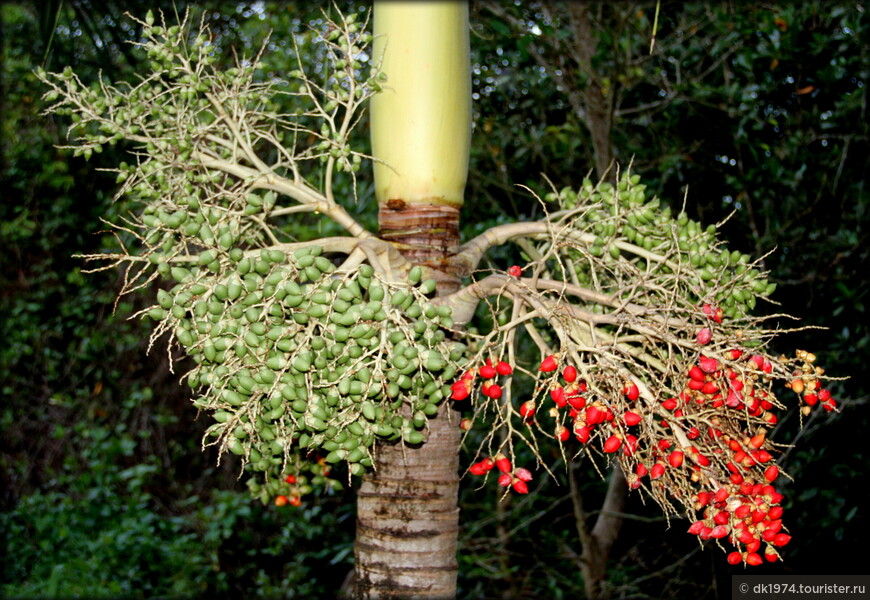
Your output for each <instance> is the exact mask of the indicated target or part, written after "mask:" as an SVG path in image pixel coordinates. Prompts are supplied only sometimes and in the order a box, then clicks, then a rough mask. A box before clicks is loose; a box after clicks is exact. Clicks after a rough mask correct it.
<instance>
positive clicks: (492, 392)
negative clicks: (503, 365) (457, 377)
mask: <svg viewBox="0 0 870 600" xmlns="http://www.w3.org/2000/svg"><path fill="white" fill-rule="evenodd" d="M481 391H482V392H483V393H484V395H486V396H489V397H490V398H492V399H493V400H498V399H499V398H501V386H500V385H498V384H497V383H493V384H492V385H484V386H483V387H482V388H481Z"/></svg>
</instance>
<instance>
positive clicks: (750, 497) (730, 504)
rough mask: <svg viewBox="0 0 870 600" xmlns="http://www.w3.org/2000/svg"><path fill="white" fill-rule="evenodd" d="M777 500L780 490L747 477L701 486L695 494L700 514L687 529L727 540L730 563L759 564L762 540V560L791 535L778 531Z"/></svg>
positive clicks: (769, 557) (779, 513) (775, 553)
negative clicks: (730, 548) (731, 546)
mask: <svg viewBox="0 0 870 600" xmlns="http://www.w3.org/2000/svg"><path fill="white" fill-rule="evenodd" d="M735 473H736V471H735ZM781 502H782V494H780V493H778V492H777V491H776V489H775V488H774V487H773V486H772V485H770V484H763V483H755V482H753V481H752V480H751V479H745V480H742V481H740V482H739V483H736V482H734V481H733V480H732V483H729V484H726V485H723V486H721V487H719V488H717V489H708V490H702V491H700V492H698V494H697V495H696V496H695V510H697V511H700V515H699V516H700V518H699V519H698V520H697V521H695V522H694V523H692V525H691V526H690V527H689V533H691V534H693V535H697V536H698V537H699V538H701V539H702V540H708V539H710V538H713V539H725V540H728V541H729V542H731V544H733V545H734V547H735V548H736V550H735V551H734V552H731V553H730V554H729V555H728V558H727V560H728V562H729V563H730V564H732V565H733V564H739V563H741V562H744V563H746V564H748V565H753V566H754V565H760V564H762V562H764V561H763V559H762V554H759V551H760V550H761V546H762V544H764V546H765V548H764V552H763V556H764V560H767V561H769V562H774V561H776V560H779V558H780V556H779V552H778V551H777V548H781V547H783V546H785V545H786V544H788V543H789V541H791V536H790V535H789V534H787V533H785V532H784V531H782V506H781V505H780V504H781Z"/></svg>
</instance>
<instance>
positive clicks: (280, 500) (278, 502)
mask: <svg viewBox="0 0 870 600" xmlns="http://www.w3.org/2000/svg"><path fill="white" fill-rule="evenodd" d="M288 502H290V499H289V498H287V496H283V495H282V496H276V497H275V506H284V505H285V504H287V503H288Z"/></svg>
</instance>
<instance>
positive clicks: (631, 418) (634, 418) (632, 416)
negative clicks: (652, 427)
mask: <svg viewBox="0 0 870 600" xmlns="http://www.w3.org/2000/svg"><path fill="white" fill-rule="evenodd" d="M622 420H623V422H624V423H625V424H626V425H628V426H629V427H634V426H635V425H637V424H638V423H640V421H641V416H640V415H639V414H637V413H636V412H631V411H628V412H627V413H625V414H624V415H622Z"/></svg>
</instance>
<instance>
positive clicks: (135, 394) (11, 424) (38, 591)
mask: <svg viewBox="0 0 870 600" xmlns="http://www.w3.org/2000/svg"><path fill="white" fill-rule="evenodd" d="M161 6H162V8H163V10H164V12H165V13H166V15H167V18H168V19H172V18H173V17H172V15H174V14H175V11H176V10H178V11H179V12H180V11H183V10H184V8H185V3H184V2H175V3H172V2H168V1H162V2H157V3H156V4H155V5H154V8H158V7H161ZM322 6H326V4H325V3H323V4H322ZM360 6H365V5H364V4H360ZM320 7H321V4H318V3H315V2H307V3H282V2H258V3H237V4H233V3H229V4H228V3H225V2H217V1H212V2H199V3H196V4H195V5H194V6H193V7H192V10H193V11H194V12H195V13H197V14H199V15H202V16H203V17H204V18H206V19H207V20H208V21H209V23H210V26H211V27H212V30H213V31H214V33H215V36H214V41H215V43H216V44H217V45H218V46H219V47H220V48H221V50H222V52H223V54H224V57H225V60H226V61H227V64H230V63H231V62H232V61H233V60H234V54H233V49H235V50H236V51H237V52H238V54H239V55H252V54H254V53H255V52H256V51H257V50H259V48H260V44H262V42H263V40H264V39H265V38H266V35H267V34H268V33H269V31H270V30H271V31H272V34H271V37H270V38H269V45H268V47H267V52H266V54H265V61H266V64H265V68H264V70H263V73H264V76H269V75H270V74H277V75H280V73H282V72H286V71H288V70H290V69H292V68H295V64H294V62H293V60H294V59H293V56H292V53H291V52H290V49H291V48H292V46H293V40H294V35H295V36H296V37H295V39H296V40H297V41H302V42H305V41H306V40H307V41H310V36H309V37H307V38H306V37H305V36H302V35H299V34H302V33H304V32H305V31H307V27H306V24H307V23H309V22H311V21H312V20H316V19H317V18H319V10H320ZM341 9H342V10H349V8H348V7H346V6H345V5H344V4H342V5H341ZM125 10H130V11H133V12H136V11H139V10H140V6H139V5H138V4H135V3H131V2H121V1H112V0H67V1H63V2H61V1H60V0H51V1H47V2H7V3H4V4H3V5H2V7H0V11H2V12H0V15H2V43H3V48H2V86H3V87H2V90H0V91H2V93H0V97H2V103H3V104H2V107H0V114H2V123H0V126H2V131H0V134H2V136H0V137H2V175H0V178H2V179H0V183H2V187H0V189H2V190H3V191H2V194H3V201H2V203H0V314H2V315H3V319H2V320H0V339H3V340H4V342H5V343H4V344H3V345H2V346H0V391H2V394H3V397H4V402H3V403H2V408H0V431H2V433H0V554H2V556H3V557H4V559H3V561H2V566H0V594H2V595H3V596H10V597H39V598H48V597H74V596H78V597H97V596H104V597H154V596H166V597H191V596H200V595H205V594H208V595H210V596H212V597H237V598H238V597H242V598H248V597H277V596H281V597H331V596H335V595H336V593H337V591H338V589H339V587H340V585H341V583H342V581H343V580H344V577H345V575H346V574H347V572H348V571H349V570H350V568H351V563H352V551H351V545H352V540H353V528H354V524H353V511H354V506H353V501H352V493H351V492H346V493H344V494H342V495H337V496H330V497H322V498H317V499H315V500H314V501H312V502H311V503H309V504H307V505H306V506H304V507H303V508H301V509H298V508H293V507H282V508H280V509H279V508H276V507H273V506H268V507H262V506H260V505H259V504H255V503H253V502H252V501H251V500H250V499H249V497H248V494H247V491H246V490H245V489H243V486H242V485H240V484H239V482H238V481H237V476H238V474H239V469H238V464H235V463H234V462H233V461H232V460H231V459H230V458H228V457H225V459H224V461H223V462H222V463H221V465H220V466H217V465H216V456H215V455H214V453H213V452H210V451H207V452H202V451H201V450H200V437H201V434H202V431H203V430H204V428H205V426H206V425H207V424H205V423H202V422H201V421H202V420H197V415H196V411H195V410H194V408H193V407H192V405H191V404H190V402H189V401H188V395H187V391H186V388H185V387H183V386H181V385H179V384H178V382H177V379H176V378H175V377H174V376H173V375H172V374H171V373H170V372H169V362H168V360H167V355H166V348H165V347H155V348H154V349H153V350H152V351H151V353H150V354H149V355H146V353H145V348H146V344H145V340H146V339H147V328H148V326H147V324H146V323H142V322H139V321H130V320H127V318H128V316H129V315H130V314H132V313H133V312H135V310H136V309H137V307H140V306H144V305H146V304H147V303H148V299H146V298H132V299H125V301H123V302H121V303H120V304H118V306H117V307H114V298H115V295H116V291H117V289H118V287H119V285H118V281H117V278H118V274H117V273H115V272H111V271H109V272H103V273H99V274H82V273H81V266H82V265H81V262H80V261H78V260H77V259H74V258H73V257H72V255H73V254H74V253H75V252H79V251H92V250H94V249H100V248H108V247H111V245H112V244H113V243H114V242H113V239H112V238H111V236H109V235H108V234H106V233H100V231H101V230H103V229H104V226H103V225H102V224H101V223H100V218H101V217H109V216H110V215H112V214H118V213H123V212H124V211H126V210H129V207H128V206H126V205H125V204H124V203H123V202H120V203H113V202H112V196H113V194H114V178H113V177H111V176H109V175H107V174H105V173H100V172H99V169H100V168H104V167H110V166H113V165H114V164H116V163H117V162H118V161H119V160H121V159H120V152H121V151H122V150H123V149H122V148H118V149H116V150H115V151H114V152H109V151H108V150H107V151H106V152H104V153H103V154H99V155H95V156H94V157H93V158H92V159H91V160H90V161H89V162H86V161H84V160H83V159H81V158H74V157H72V155H71V154H67V153H63V152H61V151H58V150H57V149H55V147H54V146H55V144H59V143H63V141H64V135H65V124H64V123H62V122H58V121H55V120H53V119H50V118H47V117H44V116H42V115H40V111H41V109H42V104H41V100H40V96H41V94H42V92H43V90H41V89H39V87H38V86H37V82H36V79H35V77H33V75H32V70H33V69H34V68H36V67H37V66H39V65H43V66H45V68H47V69H50V70H52V69H54V70H59V69H61V68H62V67H63V66H65V65H71V66H72V67H73V69H75V70H76V71H77V72H78V73H79V74H80V75H81V77H82V79H83V80H93V79H95V78H96V77H97V73H98V72H99V71H102V72H103V73H104V74H105V76H106V77H107V78H111V79H123V78H130V79H132V78H133V77H135V73H136V72H137V67H139V66H140V60H141V57H140V56H139V55H138V53H137V51H136V49H135V47H133V46H131V45H130V44H128V43H127V40H135V39H136V37H137V33H138V32H137V29H136V27H135V24H134V23H133V22H132V21H130V20H129V19H125V18H123V16H122V14H123V12H124V11H125ZM589 14H590V18H591V24H592V26H593V31H594V32H595V36H596V37H595V45H594V56H593V58H592V66H593V70H594V72H595V73H596V74H597V77H598V78H599V80H600V81H599V82H600V83H601V82H603V83H606V84H607V88H606V89H607V90H608V93H609V94H612V97H611V98H612V102H613V127H612V130H611V138H612V140H611V141H612V146H613V153H614V155H615V156H616V158H617V160H618V161H619V163H620V164H621V165H622V166H623V168H625V167H626V166H627V165H628V164H629V162H631V163H632V170H633V171H634V172H636V173H639V174H640V175H641V176H642V177H643V178H644V181H645V183H647V185H648V186H649V189H651V190H652V191H654V192H656V193H658V194H659V195H660V196H661V197H662V198H663V199H666V200H667V201H668V202H670V203H671V204H672V206H673V207H674V208H675V209H680V208H682V203H683V198H684V194H686V195H685V198H686V210H687V211H688V212H689V214H690V216H692V217H693V218H700V219H702V220H704V221H705V222H718V221H721V220H724V219H725V218H726V217H728V216H729V215H730V214H731V213H732V212H733V216H731V218H730V220H729V221H727V223H726V224H725V226H724V231H725V234H726V236H727V237H728V239H729V245H730V246H731V247H733V248H736V249H739V250H741V251H744V252H751V253H753V254H755V255H763V254H765V253H767V252H768V251H771V250H775V252H773V253H772V254H770V255H769V256H768V257H767V258H766V266H767V267H768V268H769V269H771V270H772V275H773V277H772V279H773V280H775V281H777V282H778V283H779V289H778V291H777V292H776V294H775V296H774V297H775V299H776V300H777V301H779V302H780V303H781V304H782V306H781V307H774V309H775V310H782V311H783V312H786V313H790V314H795V315H799V316H800V317H801V318H802V322H803V323H805V324H808V325H813V326H824V327H827V329H824V330H821V329H820V330H813V331H810V332H806V333H804V334H803V335H802V336H801V337H800V339H788V340H784V343H787V344H789V345H790V346H794V345H797V346H798V347H805V348H807V349H809V350H813V351H815V352H816V353H817V354H818V355H819V357H820V362H821V363H823V364H824V365H826V366H827V368H828V370H829V373H831V374H835V375H851V376H852V377H851V379H850V380H849V381H846V382H843V383H838V384H836V385H835V386H834V390H835V391H836V392H837V393H838V399H840V400H841V401H842V403H843V405H844V408H843V416H842V417H841V416H833V417H830V418H822V417H815V418H814V420H812V421H811V422H810V423H808V427H807V428H806V429H805V430H804V432H803V433H802V434H800V435H798V432H799V427H798V422H797V420H798V415H797V414H792V415H791V416H789V417H788V418H786V419H783V421H782V424H781V427H782V429H783V431H782V432H781V434H780V436H779V437H780V439H783V438H784V439H795V438H797V437H800V439H795V441H796V442H798V445H797V447H796V448H795V449H794V450H793V451H789V452H788V454H787V456H786V457H785V460H784V462H783V465H784V468H785V469H786V470H787V471H788V472H789V473H791V474H793V475H794V476H795V482H794V483H793V484H790V485H787V486H786V490H785V493H786V495H787V498H789V500H790V505H787V506H786V508H787V512H788V513H789V517H790V518H789V526H790V527H791V530H792V533H793V535H794V539H793V541H792V543H791V544H790V545H789V547H788V548H787V550H788V553H787V559H786V562H785V563H783V564H780V565H768V566H765V567H763V568H762V571H764V572H778V573H789V572H814V573H821V572H830V573H856V572H863V571H864V570H865V567H864V565H863V561H862V557H863V554H862V552H860V551H857V548H859V546H858V544H860V543H861V542H862V540H863V539H866V537H867V535H868V533H870V532H868V515H867V512H866V511H867V505H866V501H865V500H864V498H863V496H862V492H861V490H860V486H859V485H855V482H856V481H861V480H862V479H863V478H864V477H865V476H866V464H867V462H868V458H870V457H868V452H867V449H866V447H864V446H863V445H862V444H861V443H860V442H859V441H858V440H860V439H861V435H862V434H863V432H864V430H865V429H866V428H867V427H868V425H870V423H868V411H867V403H866V401H867V397H868V386H867V383H866V382H865V381H864V380H863V377H862V374H863V372H864V368H863V367H864V363H865V362H866V361H867V359H868V342H870V331H868V329H867V323H868V318H867V314H866V313H867V302H868V286H867V278H866V275H865V274H864V269H863V267H864V266H865V265H866V264H867V258H868V256H867V254H868V244H867V241H868V240H867V235H868V233H867V224H868V223H867V209H868V199H870V198H868V190H867V174H868V166H870V148H868V125H867V118H866V107H867V86H868V81H870V64H868V55H870V53H868V48H867V45H868V42H867V40H870V24H868V15H867V10H866V7H865V6H864V4H863V3H862V2H845V1H844V2H829V3H821V2H807V3H779V4H770V3H763V4H762V3H756V2H750V3H744V4H741V5H739V7H735V6H734V5H731V4H727V3H718V2H708V3H704V2H687V3H679V2H662V3H661V14H660V16H659V20H658V31H657V38H656V46H655V50H654V52H653V53H652V54H650V53H649V44H650V35H651V31H652V20H653V15H654V14H655V3H654V2H641V3H593V4H592V5H591V8H590V13H589ZM197 18H198V17H197ZM472 27H473V32H472V48H473V52H474V61H475V65H474V82H473V83H474V91H475V94H476V96H475V111H476V112H475V128H476V132H475V138H474V139H475V145H474V148H473V156H472V169H471V177H470V181H469V189H468V194H467V198H468V201H467V204H466V207H465V208H464V212H463V217H464V222H465V231H464V235H465V237H466V238H468V237H470V236H472V235H475V234H477V233H479V232H480V231H482V230H483V229H485V228H486V227H489V226H491V225H493V224H497V223H503V222H507V221H512V220H517V219H519V220H528V219H533V218H537V217H538V216H540V213H541V211H542V210H543V207H542V206H540V205H539V204H538V203H537V202H536V201H534V200H533V199H531V197H530V195H529V194H528V193H527V192H525V191H524V190H522V189H520V188H519V187H517V186H516V184H525V185H528V186H530V187H531V188H533V189H535V190H537V191H539V192H540V193H541V195H543V193H545V192H546V191H548V188H547V183H546V180H545V178H544V175H546V177H547V178H549V179H550V180H551V181H552V182H554V185H556V186H557V187H562V186H564V185H574V186H576V185H579V183H580V181H581V180H582V179H583V178H584V177H585V176H587V174H588V173H589V171H590V169H591V168H592V165H593V164H594V161H593V154H592V144H591V139H590V135H589V132H588V124H587V122H586V121H585V120H584V118H585V117H584V115H583V114H580V113H578V111H577V110H576V103H575V105H572V103H571V101H570V99H569V96H568V93H569V92H571V91H572V90H575V89H581V90H582V89H585V86H588V85H589V75H588V73H587V74H584V71H583V69H582V68H581V66H580V65H578V64H577V63H576V60H575V59H574V57H573V55H572V54H571V52H570V51H571V44H572V43H573V39H572V33H571V30H570V26H569V21H568V17H567V14H566V13H565V5H563V4H554V5H540V4H537V3H514V4H507V3H500V8H499V10H493V9H491V8H490V7H489V6H488V5H486V4H484V3H474V4H473V5H472ZM301 47H302V49H303V52H308V53H309V55H311V56H313V57H314V58H313V60H316V55H315V54H313V53H314V52H315V50H313V49H312V48H311V46H310V45H306V43H303V45H302V46H301ZM572 61H573V62H572ZM547 65H549V66H551V67H552V68H551V69H550V70H548V69H547V68H546V66H547ZM560 80H561V81H560ZM567 84H570V86H571V87H570V88H568V89H566V88H565V87H564V86H565V85H567ZM560 86H562V87H561V88H560ZM360 131H361V135H364V129H363V128H361V130H360ZM367 143H368V142H367V140H365V139H361V140H360V145H361V147H363V148H365V146H366V145H367ZM686 186H688V192H687V193H686ZM371 196H372V195H371V183H370V182H369V181H363V182H362V188H361V192H360V195H359V197H360V200H359V203H358V204H357V205H356V206H354V207H352V208H353V210H354V212H355V213H356V215H355V216H357V217H359V216H360V215H366V216H365V217H363V218H362V219H361V220H362V221H363V222H364V223H365V224H366V225H367V226H370V227H372V228H373V227H374V217H375V215H374V211H373V210H371V209H372V207H373V204H372V202H373V201H372V198H371ZM307 219H312V220H307ZM294 227H295V229H294V233H295V234H296V235H297V236H298V237H300V238H310V237H314V236H318V235H322V234H329V233H330V232H328V231H322V230H319V229H318V226H317V225H316V223H315V221H314V220H313V217H305V218H303V219H301V220H300V221H298V222H297V223H295V224H294ZM516 258H517V257H515V256H512V255H510V254H508V253H507V251H505V252H503V253H502V254H499V253H494V254H493V256H492V257H491V259H492V260H493V261H495V262H497V263H498V264H499V265H501V266H502V267H504V266H505V265H507V264H510V262H508V261H514V260H516ZM152 293H156V289H155V290H152ZM862 315H863V316H862ZM789 436H791V437H789ZM470 447H473V446H470ZM466 462H467V461H466ZM570 472H571V473H572V474H574V476H575V481H576V482H578V485H579V488H580V492H581V493H582V497H583V501H584V505H585V508H586V510H587V512H590V513H592V514H593V515H594V510H595V508H596V507H597V505H599V504H600V497H601V496H602V495H603V492H604V486H603V484H602V482H601V481H600V480H599V479H598V477H597V475H596V474H595V472H594V471H593V470H591V469H590V468H589V467H588V465H585V466H584V465H580V466H576V465H572V467H571V470H570ZM558 475H559V477H560V480H559V481H552V480H548V479H547V478H546V477H544V476H543V475H539V476H537V477H536V480H535V481H536V486H535V489H534V491H533V493H531V494H530V495H529V496H527V497H523V498H522V499H517V498H513V499H511V500H510V501H508V502H507V503H505V504H501V505H500V504H498V502H497V498H498V496H497V494H498V491H497V490H495V489H492V488H485V489H481V490H477V489H474V485H473V484H469V485H465V486H464V489H463V493H462V499H461V506H462V519H463V524H464V528H463V533H462V537H461V543H462V552H461V554H460V556H459V560H460V589H461V591H460V597H475V598H477V597H479V598H495V597H511V598H523V597H529V598H531V597H553V598H575V597H581V595H582V591H581V590H582V585H581V582H580V581H579V575H578V568H577V562H576V561H577V560H578V557H579V552H580V548H579V543H578V541H577V535H576V529H575V524H574V523H575V522H574V513H573V510H572V502H571V487H570V485H568V481H567V476H566V474H565V472H561V473H559V474H558ZM627 510H628V512H630V513H631V514H632V515H634V517H633V518H631V519H629V520H627V521H626V524H625V525H624V527H623V531H622V534H621V536H620V541H619V542H618V544H617V547H616V548H615V552H614V554H613V559H612V568H611V584H612V586H613V590H614V596H615V597H623V596H629V595H631V596H632V597H650V598H685V597H695V598H717V597H725V596H727V594H728V592H727V590H728V589H730V581H729V579H728V576H729V575H730V573H731V572H732V569H733V568H732V567H729V566H728V565H727V564H725V562H724V555H723V554H722V553H721V551H719V550H717V549H715V548H709V549H707V550H706V551H701V550H700V548H699V547H698V545H697V542H696V541H695V540H694V538H692V537H691V536H688V535H686V534H685V527H684V523H682V522H675V523H672V524H671V525H672V526H671V527H670V528H668V524H667V523H666V522H664V521H663V520H662V519H661V518H660V517H659V516H658V513H657V512H656V511H655V509H654V508H652V507H646V506H643V505H642V504H641V503H640V502H639V501H638V498H637V497H632V499H631V500H630V502H629V505H628V507H627ZM820 556H826V557H827V559H826V560H825V561H820V559H819V557H820ZM762 571H757V572H762ZM717 590H720V591H717ZM721 590H726V591H721Z"/></svg>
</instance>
